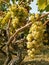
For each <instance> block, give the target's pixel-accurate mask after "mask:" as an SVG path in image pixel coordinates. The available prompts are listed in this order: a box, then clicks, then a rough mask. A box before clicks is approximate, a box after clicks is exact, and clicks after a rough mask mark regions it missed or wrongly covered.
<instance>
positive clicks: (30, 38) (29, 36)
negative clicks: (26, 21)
mask: <svg viewBox="0 0 49 65" xmlns="http://www.w3.org/2000/svg"><path fill="white" fill-rule="evenodd" d="M32 39H33V36H32V34H28V36H27V40H28V41H29V42H30V41H32Z"/></svg>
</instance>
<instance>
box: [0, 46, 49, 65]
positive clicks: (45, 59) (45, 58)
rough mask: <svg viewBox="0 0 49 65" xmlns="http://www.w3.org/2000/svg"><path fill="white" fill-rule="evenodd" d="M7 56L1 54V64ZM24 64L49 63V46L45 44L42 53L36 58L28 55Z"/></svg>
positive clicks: (39, 64)
mask: <svg viewBox="0 0 49 65" xmlns="http://www.w3.org/2000/svg"><path fill="white" fill-rule="evenodd" d="M5 59H6V58H5V56H4V55H2V54H0V65H3V62H4V60H5ZM22 65H49V46H44V47H43V50H42V51H41V54H40V55H36V56H35V58H34V59H31V58H30V57H28V56H26V57H25V59H24V60H23V64H22Z"/></svg>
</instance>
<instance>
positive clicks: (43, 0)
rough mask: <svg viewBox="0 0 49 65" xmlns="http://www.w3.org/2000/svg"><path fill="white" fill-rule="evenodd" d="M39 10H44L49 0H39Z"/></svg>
mask: <svg viewBox="0 0 49 65" xmlns="http://www.w3.org/2000/svg"><path fill="white" fill-rule="evenodd" d="M37 4H38V8H39V10H44V9H45V8H46V6H47V0H37Z"/></svg>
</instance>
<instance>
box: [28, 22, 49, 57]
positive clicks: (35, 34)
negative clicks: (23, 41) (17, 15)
mask: <svg viewBox="0 0 49 65" xmlns="http://www.w3.org/2000/svg"><path fill="white" fill-rule="evenodd" d="M45 29H46V26H44V25H43V24H42V22H41V21H35V22H34V23H33V24H32V25H31V27H30V30H29V34H28V36H27V41H28V42H27V48H28V49H29V50H30V51H28V55H29V56H30V57H34V55H35V53H37V51H36V49H37V50H38V49H39V50H40V49H41V48H42V43H43V36H44V32H45ZM45 41H46V42H48V41H47V40H45Z"/></svg>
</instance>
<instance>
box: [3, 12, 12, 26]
mask: <svg viewBox="0 0 49 65" xmlns="http://www.w3.org/2000/svg"><path fill="white" fill-rule="evenodd" d="M10 17H11V13H10V12H7V14H6V16H5V17H4V18H3V20H2V24H3V25H4V24H6V23H7V22H8V20H9V18H10Z"/></svg>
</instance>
